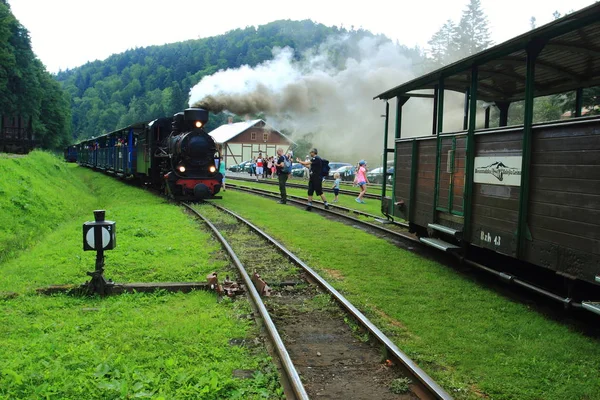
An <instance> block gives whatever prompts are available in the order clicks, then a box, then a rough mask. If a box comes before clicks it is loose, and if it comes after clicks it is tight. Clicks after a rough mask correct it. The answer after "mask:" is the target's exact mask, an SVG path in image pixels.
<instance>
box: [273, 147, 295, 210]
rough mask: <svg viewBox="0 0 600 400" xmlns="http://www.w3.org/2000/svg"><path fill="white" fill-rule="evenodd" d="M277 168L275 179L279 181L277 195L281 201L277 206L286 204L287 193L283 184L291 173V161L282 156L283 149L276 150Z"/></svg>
mask: <svg viewBox="0 0 600 400" xmlns="http://www.w3.org/2000/svg"><path fill="white" fill-rule="evenodd" d="M275 167H276V168H277V179H278V180H279V194H280V195H281V200H279V201H278V203H279V204H285V203H286V202H287V191H286V189H285V183H286V182H287V180H288V176H289V174H290V173H291V172H292V160H290V159H288V158H287V157H286V156H285V155H284V154H283V149H282V148H281V147H280V148H278V149H277V162H276V163H275Z"/></svg>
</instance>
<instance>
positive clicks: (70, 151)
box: [65, 145, 78, 163]
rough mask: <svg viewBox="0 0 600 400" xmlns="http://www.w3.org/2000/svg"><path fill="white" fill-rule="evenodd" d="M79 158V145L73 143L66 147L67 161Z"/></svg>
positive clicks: (74, 160) (75, 160) (72, 161)
mask: <svg viewBox="0 0 600 400" xmlns="http://www.w3.org/2000/svg"><path fill="white" fill-rule="evenodd" d="M77 160H78V152H77V145H71V146H69V147H67V148H66V149H65V161H66V162H71V163H74V162H77Z"/></svg>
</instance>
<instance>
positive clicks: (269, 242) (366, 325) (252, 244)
mask: <svg viewBox="0 0 600 400" xmlns="http://www.w3.org/2000/svg"><path fill="white" fill-rule="evenodd" d="M211 205H212V206H214V208H212V207H208V206H203V205H201V206H192V205H189V204H184V206H185V207H186V208H187V209H188V210H190V211H191V212H192V213H194V214H195V215H197V216H198V217H199V218H201V219H202V220H203V221H204V222H205V223H206V224H207V225H208V226H209V227H210V229H211V230H212V231H213V233H214V234H215V236H216V237H217V238H218V240H219V241H220V242H221V243H222V245H223V247H224V248H225V250H226V251H227V253H228V254H229V257H230V258H231V260H232V261H233V263H234V264H235V266H236V268H237V269H238V271H239V275H240V277H242V279H243V281H244V284H245V286H246V288H247V290H248V292H249V294H250V298H251V300H252V302H253V304H254V305H255V309H256V310H257V311H258V313H259V314H260V318H261V319H262V321H264V324H265V330H266V331H267V334H268V336H269V338H270V341H271V343H272V344H273V348H274V350H275V352H276V354H277V358H278V359H279V361H280V363H281V366H282V368H281V369H282V372H283V374H282V375H283V378H284V379H283V383H284V388H286V394H287V395H288V398H296V399H308V398H309V397H310V398H317V397H319V398H336V399H337V398H352V399H372V398H379V399H417V398H418V399H451V398H452V397H451V396H450V395H449V394H448V393H446V392H445V391H444V389H442V388H441V387H440V386H439V385H438V384H437V383H436V382H435V381H433V380H432V379H431V378H430V377H429V376H428V375H427V374H426V373H425V372H424V371H423V370H421V369H420V368H419V367H418V366H417V365H416V364H415V363H414V362H413V361H412V360H411V359H410V358H409V357H408V356H407V355H406V354H405V353H403V352H402V351H401V350H400V349H399V348H398V347H397V346H396V345H395V344H394V343H393V342H392V341H391V340H390V339H389V338H388V337H387V336H385V334H384V333H383V332H381V331H380V330H379V329H378V328H377V327H376V326H375V325H374V324H373V323H372V322H371V321H369V320H368V319H367V318H366V317H365V315H364V314H362V313H361V312H360V311H359V310H358V309H357V308H356V307H355V306H354V305H352V304H351V303H350V302H349V301H348V300H347V299H346V298H345V297H344V296H343V295H342V294H341V293H339V292H338V291H337V290H336V289H335V288H333V287H332V286H331V285H330V284H329V283H328V282H327V281H326V280H325V279H323V278H322V277H321V276H320V275H319V274H317V273H316V272H315V271H314V270H313V269H312V268H310V267H309V266H308V265H306V263H304V262H303V261H302V260H300V259H299V258H298V257H297V256H296V255H294V254H293V253H291V252H290V251H289V250H287V249H286V248H285V247H284V246H283V245H282V244H281V243H279V242H278V241H276V240H275V239H273V238H272V237H270V236H269V235H267V234H266V233H265V232H263V231H262V230H261V229H259V228H258V227H256V226H255V225H253V224H252V223H250V222H249V221H247V220H245V219H244V218H242V217H241V216H239V215H237V214H235V213H233V212H232V211H229V210H227V209H225V208H223V207H220V206H217V205H215V204H211ZM199 209H200V210H201V211H202V212H200V211H199ZM245 265H246V266H249V265H251V266H252V271H251V273H252V276H253V277H254V278H251V275H250V273H249V271H247V269H246V267H245ZM256 272H258V273H259V274H260V276H261V278H262V279H264V280H265V281H266V282H267V283H268V282H269V281H271V282H278V281H284V282H288V284H283V285H273V286H274V287H276V289H275V288H274V289H270V290H269V289H266V288H264V285H263V283H261V282H260V281H259V280H258V279H256V278H255V275H254V274H255V273H256ZM253 281H254V282H253ZM292 282H295V283H292ZM255 284H256V287H255ZM259 291H260V292H261V293H262V294H263V295H264V294H266V293H269V292H270V291H271V295H270V296H263V297H261V293H259ZM331 299H334V301H333V300H331ZM348 315H350V316H352V320H353V321H356V322H355V323H356V324H358V326H360V327H361V328H360V332H364V333H363V334H362V335H363V336H361V337H362V338H363V340H360V339H359V338H357V335H356V333H353V329H352V328H351V326H349V325H348V324H347V323H346V322H344V321H345V320H347V316H348ZM366 332H368V333H369V335H365V333H366ZM365 337H368V338H371V339H373V340H374V341H375V342H377V343H379V344H380V345H381V346H383V347H384V348H385V350H386V354H387V357H388V360H384V359H382V356H381V352H380V350H379V349H378V348H377V346H373V345H372V344H369V343H368V340H364V338H365ZM300 377H301V378H300ZM404 378H408V379H409V381H407V380H404V381H403V382H405V383H408V382H410V384H409V385H407V387H408V388H409V391H407V392H406V393H402V394H399V393H393V392H392V391H391V390H390V384H392V382H396V380H398V379H400V380H402V379H404Z"/></svg>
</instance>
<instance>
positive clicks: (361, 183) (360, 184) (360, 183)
mask: <svg viewBox="0 0 600 400" xmlns="http://www.w3.org/2000/svg"><path fill="white" fill-rule="evenodd" d="M366 184H367V182H365V181H362V182H358V186H362V185H366Z"/></svg>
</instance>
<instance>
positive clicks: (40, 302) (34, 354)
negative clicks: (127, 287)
mask: <svg viewBox="0 0 600 400" xmlns="http://www.w3.org/2000/svg"><path fill="white" fill-rule="evenodd" d="M241 304H247V303H244V302H238V303H235V305H234V303H232V302H231V301H224V302H222V303H220V304H215V297H214V295H213V294H210V293H206V292H195V293H192V294H185V295H184V294H164V293H157V294H153V295H148V294H135V295H121V296H114V297H110V298H106V299H99V298H72V297H67V296H55V297H49V298H48V297H39V296H21V297H19V298H17V299H15V300H10V301H5V302H0V343H1V346H2V354H3V356H2V357H1V358H0V398H1V399H130V398H153V399H175V398H177V399H184V398H185V399H200V398H202V399H235V398H237V399H249V398H251V399H258V398H266V397H269V396H273V394H274V393H277V392H278V390H279V389H278V386H279V384H278V382H277V377H276V376H277V375H276V373H275V371H274V367H271V366H270V365H269V364H268V361H269V360H268V358H267V357H266V356H265V355H264V354H263V353H262V352H260V351H257V350H259V349H251V348H247V347H242V346H232V345H230V344H229V342H228V341H229V339H230V338H244V337H246V336H247V335H248V332H253V331H254V330H255V328H254V327H253V324H252V322H251V321H249V320H245V319H239V318H238V317H237V314H239V310H236V308H238V307H239V305H241ZM236 369H243V370H263V371H264V372H255V373H254V374H253V375H252V376H251V377H250V378H249V379H237V378H234V377H233V375H232V373H233V371H234V370H236Z"/></svg>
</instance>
